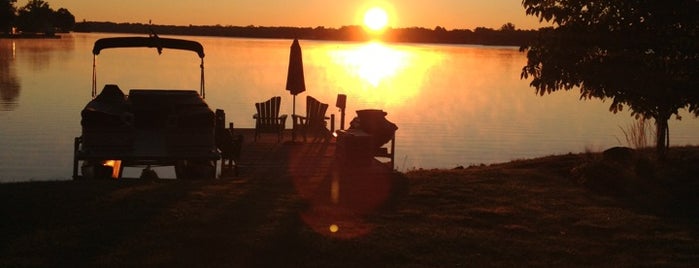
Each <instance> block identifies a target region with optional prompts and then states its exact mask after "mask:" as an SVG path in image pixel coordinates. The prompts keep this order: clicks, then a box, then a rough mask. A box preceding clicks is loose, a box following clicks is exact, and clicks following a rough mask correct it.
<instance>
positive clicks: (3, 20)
mask: <svg viewBox="0 0 699 268" xmlns="http://www.w3.org/2000/svg"><path fill="white" fill-rule="evenodd" d="M15 2H17V0H0V32H10V29H11V28H12V23H13V22H14V20H15V17H16V12H17V10H16V8H15Z"/></svg>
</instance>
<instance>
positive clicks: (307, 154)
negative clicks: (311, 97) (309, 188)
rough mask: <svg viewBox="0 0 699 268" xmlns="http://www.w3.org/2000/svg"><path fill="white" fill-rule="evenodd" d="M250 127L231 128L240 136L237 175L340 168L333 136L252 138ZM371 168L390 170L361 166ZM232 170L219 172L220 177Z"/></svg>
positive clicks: (375, 165)
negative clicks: (241, 144) (320, 138)
mask: <svg viewBox="0 0 699 268" xmlns="http://www.w3.org/2000/svg"><path fill="white" fill-rule="evenodd" d="M254 133H255V130H254V129H235V130H234V133H233V134H234V135H242V136H243V146H242V150H241V154H240V159H238V161H236V164H237V165H238V168H239V176H241V177H257V176H264V174H270V173H273V174H274V173H276V174H284V173H287V174H289V175H290V176H293V177H316V176H322V175H327V174H328V173H332V172H336V171H337V170H339V169H342V167H341V166H339V165H338V163H336V162H337V161H336V157H335V149H336V140H335V138H334V137H333V138H332V139H331V140H330V141H328V142H324V141H322V140H320V141H311V139H309V140H308V142H303V138H302V137H300V136H297V137H296V139H295V140H292V133H291V130H287V131H286V132H285V133H284V139H283V140H282V141H278V139H277V136H276V135H273V134H262V135H261V136H260V138H258V140H257V141H254ZM363 169H365V170H366V171H371V172H391V171H392V170H391V167H390V165H387V164H386V163H382V162H379V161H378V160H376V161H373V162H372V163H371V164H370V165H369V166H367V167H364V168H363ZM231 175H232V174H223V176H222V177H223V178H227V177H230V176H231Z"/></svg>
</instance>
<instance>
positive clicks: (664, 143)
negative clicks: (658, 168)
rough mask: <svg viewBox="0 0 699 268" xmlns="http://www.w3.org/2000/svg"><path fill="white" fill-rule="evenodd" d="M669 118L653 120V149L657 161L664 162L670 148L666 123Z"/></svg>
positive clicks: (668, 130) (662, 117) (661, 117)
mask: <svg viewBox="0 0 699 268" xmlns="http://www.w3.org/2000/svg"><path fill="white" fill-rule="evenodd" d="M669 118H670V117H669V116H664V115H662V116H660V117H659V118H656V119H655V126H656V130H655V149H656V152H657V157H658V159H659V160H665V156H666V155H667V150H668V147H669V146H670V129H669V126H668V123H667V122H668V120H669Z"/></svg>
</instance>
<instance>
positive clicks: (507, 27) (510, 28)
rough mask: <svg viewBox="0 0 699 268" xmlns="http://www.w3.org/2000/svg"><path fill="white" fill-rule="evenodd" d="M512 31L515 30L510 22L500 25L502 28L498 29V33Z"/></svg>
mask: <svg viewBox="0 0 699 268" xmlns="http://www.w3.org/2000/svg"><path fill="white" fill-rule="evenodd" d="M514 30H516V27H515V25H514V24H512V23H511V22H508V23H505V24H503V25H502V27H500V31H514Z"/></svg>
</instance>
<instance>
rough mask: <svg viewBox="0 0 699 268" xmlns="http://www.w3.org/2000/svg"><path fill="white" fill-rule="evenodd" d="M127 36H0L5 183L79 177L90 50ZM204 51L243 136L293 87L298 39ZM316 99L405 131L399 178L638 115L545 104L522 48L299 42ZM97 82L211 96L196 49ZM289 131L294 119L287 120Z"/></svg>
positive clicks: (400, 137)
mask: <svg viewBox="0 0 699 268" xmlns="http://www.w3.org/2000/svg"><path fill="white" fill-rule="evenodd" d="M111 36H119V35H115V34H97V33H89V34H83V33H73V34H70V35H64V36H63V38H61V39H56V40H53V39H52V40H8V39H0V182H9V181H30V180H69V179H71V172H72V157H73V138H74V137H76V136H79V135H80V132H81V128H80V111H81V110H82V108H83V107H84V106H85V104H86V103H87V102H88V101H89V100H90V99H91V88H90V83H91V75H92V53H91V51H92V46H93V44H94V41H95V40H97V39H99V38H103V37H111ZM183 38H186V39H192V40H196V41H199V42H201V43H202V44H203V45H204V49H205V53H206V57H205V67H206V69H205V71H206V101H207V103H208V104H209V106H211V107H212V108H213V109H216V108H220V109H224V110H225V111H226V115H227V120H228V121H233V122H234V123H235V125H236V127H239V128H251V127H253V126H254V121H253V120H252V114H254V113H255V107H254V105H253V103H255V102H260V101H263V100H266V99H269V98H270V97H272V96H275V95H278V96H281V97H282V105H283V109H284V112H285V113H287V114H291V113H292V111H291V110H292V97H291V95H289V93H288V92H287V91H285V90H284V87H285V83H286V73H287V67H288V58H289V46H290V45H291V40H259V39H237V38H216V37H183ZM301 46H302V48H303V60H304V66H305V67H304V68H305V70H304V71H305V76H306V87H307V91H306V92H304V93H301V94H300V95H299V97H298V98H297V100H296V104H297V107H296V109H297V111H305V96H306V95H310V96H314V97H316V98H318V99H319V100H321V101H323V102H326V103H329V104H330V105H331V108H330V112H331V113H334V114H335V115H336V117H337V121H338V123H337V124H336V125H339V112H338V110H337V109H336V108H334V104H335V99H336V96H337V94H346V95H347V97H348V99H347V122H349V121H350V120H351V119H352V117H354V115H355V113H354V111H356V110H359V109H369V108H370V109H382V110H384V111H386V112H388V116H387V118H388V120H390V121H392V122H394V123H395V124H397V125H398V127H399V129H398V131H397V132H396V151H397V156H396V168H397V169H399V170H403V171H404V170H409V169H413V168H453V167H456V166H459V165H462V166H468V165H472V164H480V163H485V164H488V163H496V162H506V161H509V160H514V159H522V158H531V157H538V156H545V155H550V154H565V153H569V152H573V153H577V152H584V151H601V150H603V149H606V148H608V147H611V146H618V145H627V144H626V141H625V138H624V135H623V132H622V130H621V129H622V128H627V127H628V126H629V125H630V124H631V123H633V122H634V120H633V118H632V117H631V116H630V115H629V113H628V112H626V113H620V114H612V113H611V112H609V111H608V106H609V102H606V103H605V102H602V101H600V100H588V101H581V100H579V99H578V96H579V93H578V92H577V91H575V90H574V91H570V92H557V93H554V94H552V95H546V96H544V97H541V96H538V95H536V94H535V92H534V89H533V88H530V87H529V86H528V84H529V81H526V80H521V79H520V70H521V68H522V66H524V64H525V63H526V57H525V55H524V54H523V53H520V52H519V51H518V49H517V48H514V47H483V46H468V45H425V44H379V43H352V42H325V41H307V40H301ZM97 80H98V81H97V84H98V89H101V88H102V86H103V85H104V84H105V83H116V84H119V86H120V87H121V88H122V90H124V91H127V90H128V89H131V88H177V89H195V90H198V87H199V58H198V57H197V56H196V54H194V53H191V52H184V51H173V50H164V51H163V55H158V54H157V53H156V51H155V49H121V50H104V51H102V53H101V54H100V55H99V56H98V57H97ZM681 115H683V120H681V121H677V120H672V121H671V122H670V134H671V143H672V145H690V144H691V145H697V144H699V135H698V134H699V124H698V123H699V121H698V120H697V119H696V118H694V117H693V116H691V115H688V114H687V113H686V112H683V113H681ZM287 127H291V126H290V122H288V123H287Z"/></svg>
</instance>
